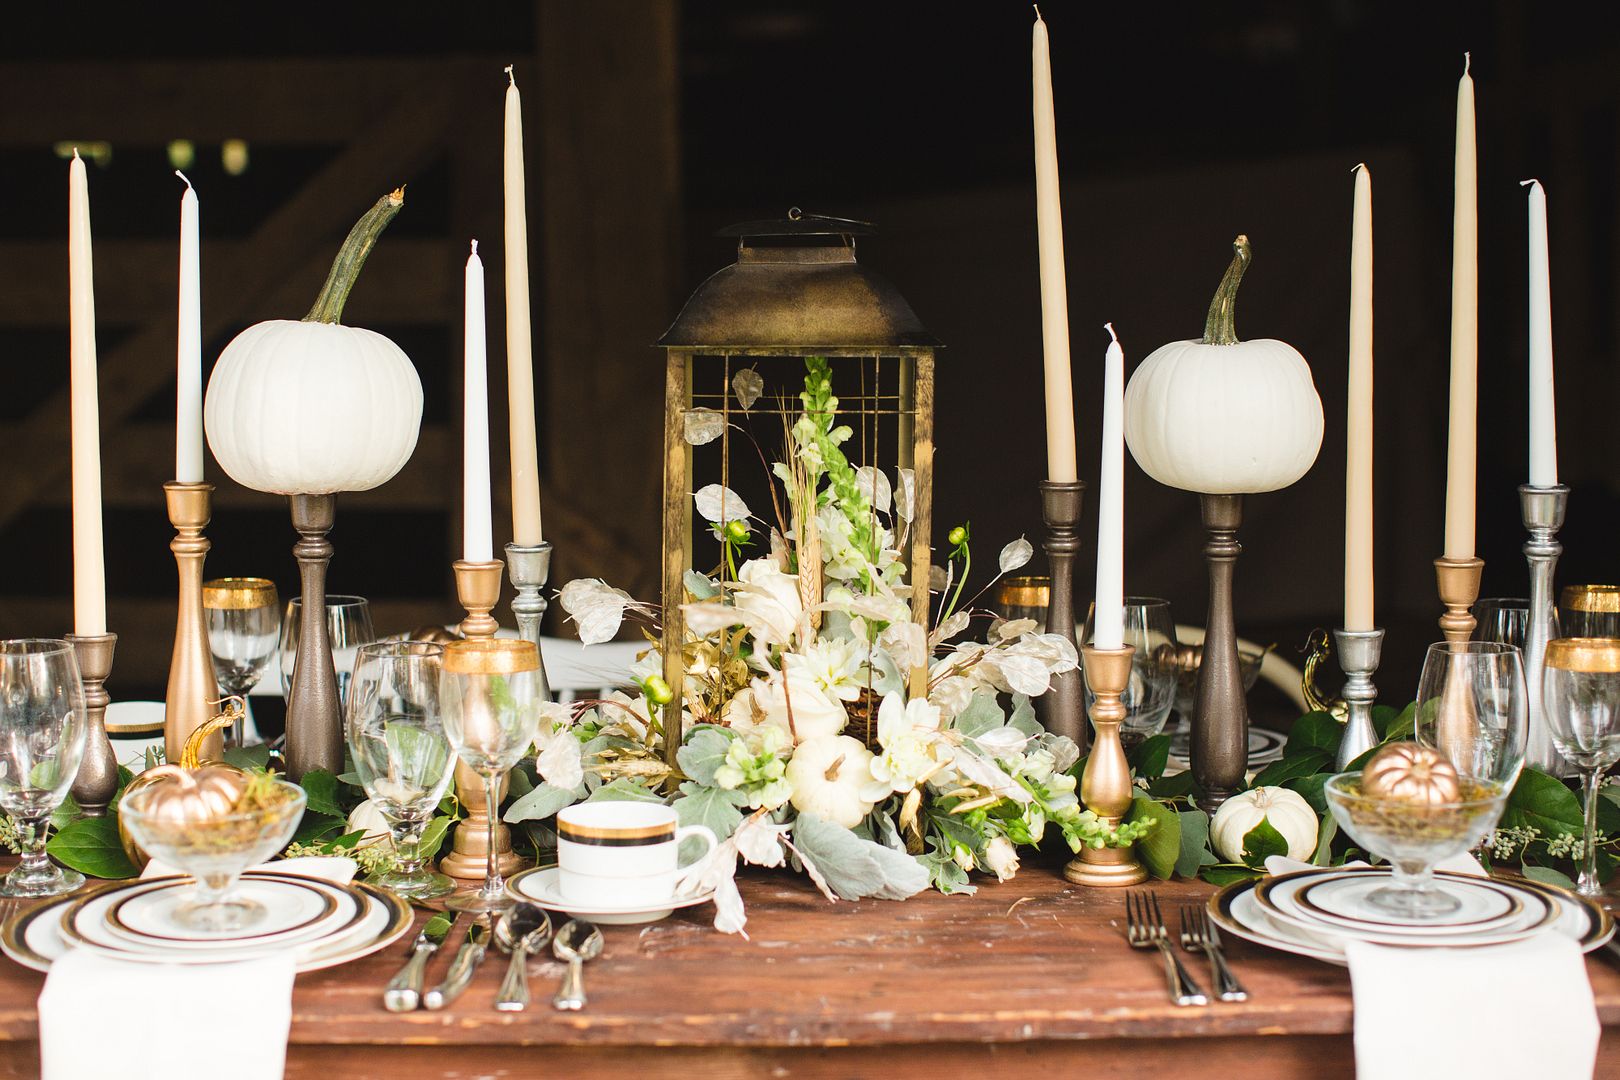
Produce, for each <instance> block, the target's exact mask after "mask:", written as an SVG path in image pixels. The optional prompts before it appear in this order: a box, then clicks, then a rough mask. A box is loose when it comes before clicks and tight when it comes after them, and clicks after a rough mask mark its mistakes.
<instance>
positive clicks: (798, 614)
mask: <svg viewBox="0 0 1620 1080" xmlns="http://www.w3.org/2000/svg"><path fill="white" fill-rule="evenodd" d="M737 578H738V580H739V581H740V582H741V583H742V584H741V585H740V586H739V587H738V588H737V589H736V591H735V592H734V593H733V594H732V603H733V604H735V605H736V607H737V609H738V610H739V611H743V612H746V613H747V614H748V615H749V616H750V618H749V620H748V626H749V629H750V630H752V631H753V634H754V639H755V640H756V641H758V642H759V644H760V645H762V646H770V645H786V644H788V643H789V642H790V641H792V640H793V636H794V635H795V634H796V633H798V630H799V622H800V620H801V619H803V618H804V606H803V605H802V604H800V603H799V576H798V575H797V574H784V573H782V571H780V570H778V569H777V568H776V564H775V563H773V562H772V561H771V560H769V559H750V560H749V561H748V562H745V563H743V565H742V569H740V570H739V571H738V572H737Z"/></svg>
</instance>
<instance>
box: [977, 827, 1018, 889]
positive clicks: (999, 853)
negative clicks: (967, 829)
mask: <svg viewBox="0 0 1620 1080" xmlns="http://www.w3.org/2000/svg"><path fill="white" fill-rule="evenodd" d="M984 865H985V868H986V869H987V870H989V871H990V872H991V873H992V874H994V875H996V880H997V881H1011V880H1012V877H1013V875H1014V874H1016V873H1018V848H1017V847H1015V846H1014V845H1013V842H1012V841H1011V840H1009V839H1007V838H1006V837H1005V836H997V837H994V838H992V839H991V841H990V843H989V844H988V845H986V847H985V849H984Z"/></svg>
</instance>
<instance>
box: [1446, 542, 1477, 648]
mask: <svg viewBox="0 0 1620 1080" xmlns="http://www.w3.org/2000/svg"><path fill="white" fill-rule="evenodd" d="M1484 574H1485V560H1484V559H1481V558H1479V557H1478V556H1470V557H1469V558H1466V559H1451V558H1446V557H1444V556H1442V557H1441V558H1438V559H1436V560H1434V575H1435V580H1436V582H1437V583H1438V586H1439V591H1440V603H1442V604H1444V605H1445V608H1446V613H1445V614H1444V615H1442V616H1440V632H1441V633H1443V634H1445V636H1446V640H1447V641H1453V642H1461V641H1467V640H1468V639H1469V638H1470V637H1472V636H1473V634H1474V627H1475V626H1476V625H1478V623H1477V621H1476V620H1475V618H1474V612H1473V608H1474V601H1476V600H1478V599H1479V582H1480V578H1481V577H1483V576H1484Z"/></svg>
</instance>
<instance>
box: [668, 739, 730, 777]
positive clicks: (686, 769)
mask: <svg viewBox="0 0 1620 1080" xmlns="http://www.w3.org/2000/svg"><path fill="white" fill-rule="evenodd" d="M731 742H732V735H731V733H730V732H728V731H726V730H725V729H724V728H718V727H715V726H713V725H712V724H704V725H702V726H700V727H696V728H693V729H692V731H691V732H690V733H689V734H688V735H687V736H686V741H685V742H684V743H682V744H681V748H680V750H678V751H676V754H675V763H676V764H677V765H679V766H680V767H681V772H683V773H685V774H686V775H687V778H688V779H690V780H693V781H695V782H696V783H697V784H698V785H699V786H707V785H710V784H713V783H714V774H715V770H717V769H719V768H720V766H721V765H723V764H725V761H726V751H727V750H729V749H730V748H731Z"/></svg>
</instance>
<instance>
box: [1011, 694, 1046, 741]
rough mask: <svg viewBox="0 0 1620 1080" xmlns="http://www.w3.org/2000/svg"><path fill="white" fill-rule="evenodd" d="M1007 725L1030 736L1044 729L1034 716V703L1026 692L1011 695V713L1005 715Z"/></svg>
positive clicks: (1032, 736)
mask: <svg viewBox="0 0 1620 1080" xmlns="http://www.w3.org/2000/svg"><path fill="white" fill-rule="evenodd" d="M1007 725H1008V726H1009V727H1014V728H1017V729H1018V730H1019V731H1022V732H1023V733H1024V734H1025V735H1028V736H1030V737H1031V738H1034V737H1035V736H1036V735H1039V734H1040V733H1041V732H1043V731H1045V730H1046V729H1045V728H1043V727H1042V726H1041V722H1040V720H1039V719H1038V718H1037V717H1036V716H1035V705H1034V703H1033V702H1031V701H1030V699H1029V695H1028V694H1014V695H1013V696H1012V714H1011V715H1009V716H1008V717H1007Z"/></svg>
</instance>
